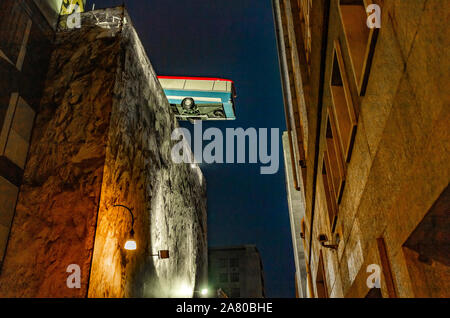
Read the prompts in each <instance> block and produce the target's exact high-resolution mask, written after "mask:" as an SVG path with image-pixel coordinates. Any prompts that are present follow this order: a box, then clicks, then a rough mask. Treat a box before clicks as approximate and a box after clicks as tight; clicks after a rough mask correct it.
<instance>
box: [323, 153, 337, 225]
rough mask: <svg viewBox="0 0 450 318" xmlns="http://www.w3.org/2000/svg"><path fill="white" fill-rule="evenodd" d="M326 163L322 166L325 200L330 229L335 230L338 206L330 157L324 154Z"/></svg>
mask: <svg viewBox="0 0 450 318" xmlns="http://www.w3.org/2000/svg"><path fill="white" fill-rule="evenodd" d="M323 160H324V162H323V166H322V181H323V188H324V191H325V199H326V201H327V210H328V217H329V219H330V227H331V228H332V229H333V227H334V223H335V219H336V217H337V205H336V201H335V200H334V199H333V193H332V192H331V187H330V173H328V171H329V170H330V167H329V163H328V156H327V153H326V152H325V154H324V159H323Z"/></svg>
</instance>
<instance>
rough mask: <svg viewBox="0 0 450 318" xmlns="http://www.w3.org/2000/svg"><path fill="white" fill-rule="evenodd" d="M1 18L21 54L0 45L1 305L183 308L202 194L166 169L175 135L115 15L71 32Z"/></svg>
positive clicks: (203, 268) (88, 20) (199, 232)
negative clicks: (148, 301)
mask: <svg viewBox="0 0 450 318" xmlns="http://www.w3.org/2000/svg"><path fill="white" fill-rule="evenodd" d="M77 2H78V1H77ZM52 3H53V2H52V1H49V2H48V4H52ZM64 3H67V1H64ZM1 5H2V6H6V7H5V8H2V9H5V11H3V10H2V11H0V14H2V15H4V16H5V17H9V16H10V15H12V16H17V17H18V18H16V19H15V20H14V22H13V21H9V22H10V25H11V26H15V27H17V28H9V29H8V28H7V27H5V26H2V28H1V29H0V30H1V31H2V34H1V36H2V37H7V38H8V39H9V38H12V39H13V40H12V43H13V44H14V43H16V40H17V39H19V40H20V41H19V42H18V43H21V44H20V46H19V47H16V46H15V45H11V46H6V47H4V46H3V47H2V46H1V45H3V44H4V43H5V42H3V41H2V42H0V43H1V44H0V47H1V50H2V51H1V52H3V53H2V54H3V55H4V56H5V57H6V58H4V57H3V56H2V58H0V63H1V64H0V67H2V69H1V71H2V72H3V71H4V72H5V73H2V75H3V74H7V76H6V77H3V76H2V78H1V79H0V83H1V85H2V91H1V92H0V95H1V98H2V104H1V105H0V106H1V110H2V113H1V114H0V115H1V116H0V119H1V120H2V123H1V125H2V127H3V128H2V129H3V130H2V135H1V136H2V138H1V141H2V148H1V149H2V151H4V152H3V156H2V158H3V159H2V162H4V163H3V164H2V168H1V170H0V188H1V189H0V190H1V191H0V198H1V201H0V203H1V204H0V217H1V226H2V227H1V245H0V246H1V248H2V250H1V251H0V252H1V253H2V262H1V272H0V297H177V296H180V295H179V291H180V290H181V289H182V290H183V297H191V296H193V294H194V290H195V289H196V288H197V285H204V284H205V282H206V281H207V223H206V218H207V216H206V182H205V179H204V177H203V175H202V172H201V170H200V169H199V167H197V166H191V165H188V164H175V163H174V162H173V161H172V160H171V155H170V154H171V149H172V146H173V145H174V144H175V142H174V141H172V140H171V133H172V131H173V129H175V127H177V125H178V123H177V121H176V119H175V117H174V114H173V113H171V111H170V106H169V104H168V101H167V98H166V97H165V94H164V91H163V89H162V87H161V85H160V84H159V81H158V79H157V77H156V74H155V72H154V70H153V67H152V65H151V63H150V61H149V59H148V57H147V55H146V53H145V49H144V47H143V46H142V43H141V41H140V39H139V37H138V35H137V32H136V30H135V29H134V27H133V24H132V22H131V18H130V17H129V16H128V13H127V11H126V10H125V8H124V7H115V8H109V9H102V10H95V11H89V12H85V13H82V14H81V15H80V25H79V27H78V26H75V27H74V28H70V27H69V26H70V25H73V23H67V20H68V19H69V17H68V16H64V17H63V16H60V17H59V18H58V19H56V20H51V19H49V20H47V18H46V17H45V15H44V13H43V11H42V12H41V11H40V10H41V7H38V6H35V5H34V2H32V1H15V0H4V1H2V2H1ZM40 5H43V1H40ZM50 7H51V6H50ZM29 9H30V10H31V11H30V10H29ZM11 13H13V14H11ZM49 16H52V15H51V14H50V15H49ZM22 17H23V19H22ZM22 20H23V21H25V22H24V27H23V25H21V24H20V23H19V24H17V23H16V21H19V22H21V21H22ZM35 20H36V21H37V22H35ZM0 21H3V19H0ZM50 21H53V22H55V23H56V24H55V27H56V25H58V28H57V29H58V30H57V31H56V32H55V30H56V29H55V28H53V24H52V23H53V22H52V23H50ZM38 23H42V24H43V25H44V26H45V27H46V29H45V30H48V32H49V33H48V34H49V35H47V36H46V37H45V36H44V34H46V33H44V32H43V31H41V30H40V29H39V28H38V26H36V27H33V26H34V24H38ZM30 25H31V27H30ZM19 27H23V28H24V30H25V31H23V32H22V29H23V28H22V29H19ZM11 32H12V33H11ZM39 32H41V33H39ZM22 33H24V34H25V35H24V36H22V35H21V34H22ZM27 34H28V35H27ZM27 36H28V38H27ZM8 43H9V42H8ZM27 43H33V44H35V46H33V45H29V46H28V45H26V44H27ZM43 44H48V45H43ZM41 46H42V47H41ZM38 48H39V49H41V50H42V49H48V51H45V52H46V53H47V54H43V52H42V51H38ZM14 54H15V55H14ZM38 71H39V74H38V75H36V74H35V75H34V73H31V72H38ZM20 72H24V74H21V73H20ZM30 74H31V75H30ZM27 76H30V78H28V77H27ZM44 83H45V84H44ZM8 85H11V87H10V86H8ZM31 89H34V90H31ZM5 145H6V146H5ZM5 162H6V163H5ZM117 205H123V206H126V207H127V208H129V210H130V212H131V213H129V212H128V211H127V210H126V209H124V208H122V207H120V206H117ZM130 239H133V240H134V242H135V243H136V246H135V249H134V250H127V249H126V248H125V243H126V242H127V241H128V240H130ZM167 250H168V251H169V253H168V254H167V253H164V255H165V258H164V259H160V257H158V256H159V255H163V254H162V253H161V254H160V253H159V251H167ZM167 256H169V257H168V258H167Z"/></svg>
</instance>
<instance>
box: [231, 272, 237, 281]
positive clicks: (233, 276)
mask: <svg viewBox="0 0 450 318" xmlns="http://www.w3.org/2000/svg"><path fill="white" fill-rule="evenodd" d="M230 281H231V282H232V283H237V282H239V273H231V274H230Z"/></svg>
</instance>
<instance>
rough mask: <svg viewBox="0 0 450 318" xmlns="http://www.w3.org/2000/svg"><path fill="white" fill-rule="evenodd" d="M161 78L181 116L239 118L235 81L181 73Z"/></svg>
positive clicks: (185, 117)
mask: <svg viewBox="0 0 450 318" xmlns="http://www.w3.org/2000/svg"><path fill="white" fill-rule="evenodd" d="M158 79H159V82H160V83H161V86H162V88H163V90H164V93H165V94H166V97H167V99H168V101H169V104H170V106H171V107H172V110H173V111H174V113H175V116H176V117H177V118H178V119H181V120H234V119H236V114H235V107H234V99H235V97H236V93H235V92H236V91H235V88H234V83H233V81H232V80H228V79H222V78H209V77H178V76H158Z"/></svg>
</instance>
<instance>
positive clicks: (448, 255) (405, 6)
mask: <svg viewBox="0 0 450 318" xmlns="http://www.w3.org/2000/svg"><path fill="white" fill-rule="evenodd" d="M273 7H274V16H275V27H276V31H277V39H278V51H279V57H280V58H279V60H280V69H281V78H282V87H283V93H284V103H285V114H286V126H287V134H286V135H285V137H284V140H285V151H286V150H287V149H289V151H290V153H289V156H287V158H288V159H289V160H287V162H286V165H285V166H286V169H287V170H288V171H287V172H286V174H287V175H288V178H289V179H290V180H288V186H289V193H290V195H293V194H292V192H291V189H295V191H294V190H292V191H294V192H298V195H300V198H304V202H301V201H299V202H300V205H298V204H297V203H294V204H291V203H290V206H295V207H296V209H301V210H303V211H302V212H301V213H300V214H304V223H300V227H299V226H298V222H300V220H299V218H298V217H294V218H293V219H292V220H291V222H293V224H291V227H292V229H293V230H294V231H295V233H293V237H294V240H295V241H296V240H297V238H298V237H302V238H303V242H304V246H305V263H306V264H305V265H306V273H307V288H306V294H307V296H308V297H320V298H326V297H449V296H450V274H449V273H450V249H449V246H450V245H449V243H448V238H449V237H450V223H449V222H450V217H449V213H448V211H450V187H449V181H450V165H449V162H450V151H449V149H450V130H449V129H448V125H449V120H450V107H449V106H448V105H449V94H448V89H447V87H448V69H449V66H450V61H449V59H448V45H449V31H448V27H444V26H443V25H442V21H446V20H448V10H446V9H444V8H443V7H442V5H441V2H439V1H426V0H417V1H404V0H384V1H383V0H370V1H369V0H273ZM412 17H413V18H412ZM291 184H292V187H291ZM296 195H297V194H296ZM293 197H294V196H292V197H291V198H290V200H291V199H292V198H293ZM294 244H295V243H294ZM299 245H300V246H301V244H299ZM297 256H298V254H296V255H295V257H297ZM377 283H378V284H377Z"/></svg>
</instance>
